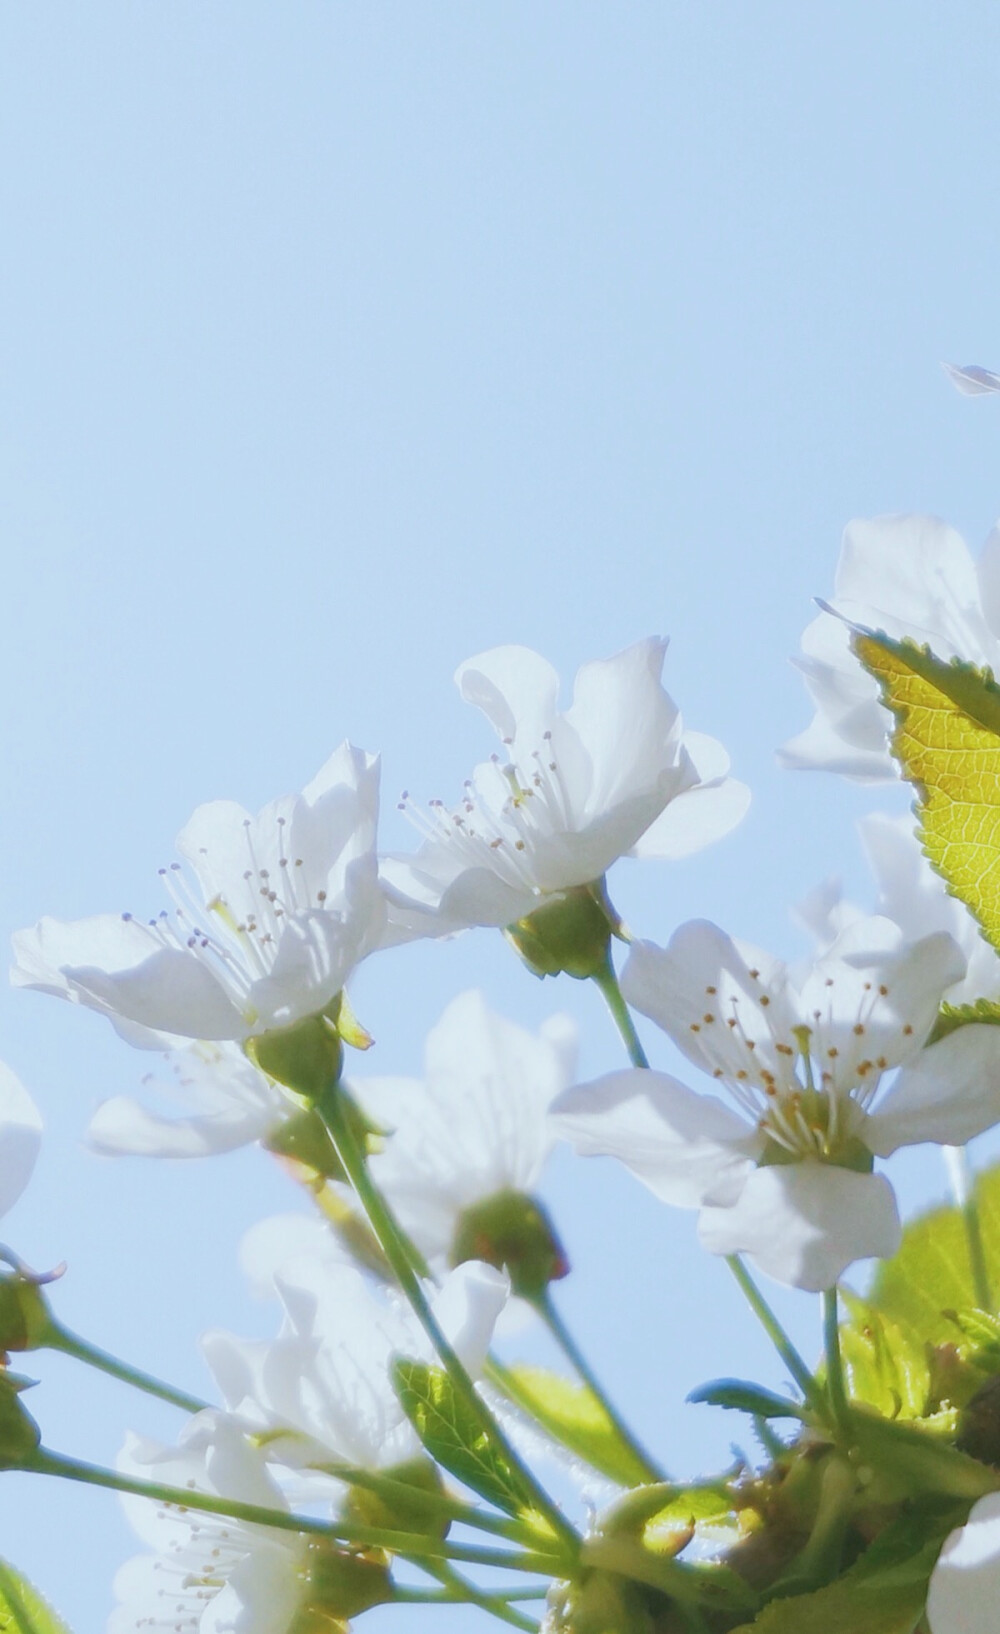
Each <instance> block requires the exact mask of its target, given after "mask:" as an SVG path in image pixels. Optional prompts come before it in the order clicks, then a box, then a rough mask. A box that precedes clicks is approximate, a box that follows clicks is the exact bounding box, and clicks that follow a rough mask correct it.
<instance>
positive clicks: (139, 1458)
mask: <svg viewBox="0 0 1000 1634" xmlns="http://www.w3.org/2000/svg"><path fill="white" fill-rule="evenodd" d="M118 1468H119V1470H120V1471H121V1472H122V1474H124V1475H129V1476H137V1477H139V1478H141V1479H142V1480H146V1481H158V1482H161V1483H163V1484H164V1485H167V1486H176V1487H182V1488H187V1489H188V1490H197V1491H199V1492H203V1493H206V1494H208V1495H209V1496H214V1497H225V1498H233V1499H236V1500H237V1501H238V1502H240V1503H249V1504H260V1505H262V1506H264V1507H266V1508H268V1509H281V1510H287V1508H288V1505H287V1503H286V1502H285V1499H284V1497H283V1495H282V1493H281V1491H280V1490H279V1488H278V1486H277V1485H276V1483H275V1481H274V1480H273V1479H272V1477H271V1475H270V1474H269V1472H268V1469H267V1466H266V1464H265V1461H264V1458H263V1455H262V1454H261V1453H259V1452H257V1451H256V1450H255V1449H254V1448H253V1447H251V1446H250V1445H249V1443H248V1442H247V1440H246V1438H245V1437H244V1435H243V1434H242V1432H241V1430H240V1429H239V1427H238V1426H237V1425H236V1424H234V1423H233V1422H232V1421H231V1420H228V1419H227V1418H226V1417H225V1416H224V1415H222V1414H219V1413H213V1412H204V1413H199V1414H198V1415H197V1417H195V1418H193V1419H192V1420H191V1421H190V1422H189V1424H188V1425H187V1427H186V1428H185V1430H184V1432H183V1433H182V1435H181V1437H180V1441H179V1444H178V1445H177V1446H176V1447H164V1446H161V1445H159V1444H158V1443H156V1442H152V1441H147V1440H143V1439H141V1438H140V1437H138V1436H134V1435H130V1436H129V1437H128V1440H127V1441H126V1443H125V1446H124V1448H123V1450H122V1453H121V1454H120V1456H119V1458H118ZM121 1501H122V1505H123V1507H124V1509H125V1513H126V1515H127V1517H128V1520H129V1523H130V1524H131V1526H132V1529H133V1531H135V1532H136V1534H137V1535H138V1537H139V1538H140V1539H141V1541H142V1543H143V1544H144V1545H145V1547H146V1549H147V1551H148V1552H147V1553H145V1554H141V1555H135V1556H134V1557H133V1558H132V1559H131V1560H127V1561H126V1562H125V1564H124V1565H123V1566H122V1567H121V1568H120V1570H119V1571H118V1573H117V1575H116V1577H115V1581H114V1593H115V1599H116V1601H117V1602H118V1603H117V1605H116V1607H115V1610H114V1611H113V1612H112V1613H111V1617H110V1619H109V1621H108V1625H107V1626H108V1634H135V1631H136V1629H144V1628H145V1629H150V1630H157V1629H160V1630H163V1634H168V1631H169V1634H235V1631H237V1630H238V1631H239V1634H288V1631H289V1630H290V1629H291V1626H292V1624H293V1622H294V1621H295V1618H296V1616H297V1614H298V1612H299V1609H300V1607H301V1605H302V1601H303V1598H304V1595H305V1593H306V1582H305V1576H306V1570H307V1563H308V1554H309V1545H308V1543H307V1541H306V1539H305V1538H303V1537H302V1536H301V1535H296V1533H294V1532H284V1531H278V1530H276V1529H275V1528H273V1527H262V1526H253V1525H248V1524H247V1523H246V1522H243V1521H237V1520H232V1519H229V1518H228V1517H225V1516H221V1515H219V1516H216V1515H209V1514H206V1513H204V1512H203V1511H199V1510H195V1509H186V1510H183V1511H182V1510H181V1509H180V1508H174V1507H173V1506H171V1505H168V1504H164V1503H162V1502H160V1501H159V1500H157V1499H149V1498H140V1497H137V1496H134V1495H131V1494H125V1495H123V1496H122V1500H121Z"/></svg>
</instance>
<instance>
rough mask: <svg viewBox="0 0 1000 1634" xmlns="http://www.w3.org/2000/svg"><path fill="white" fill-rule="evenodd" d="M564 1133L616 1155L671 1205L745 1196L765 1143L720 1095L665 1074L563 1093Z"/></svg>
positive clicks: (559, 1107) (580, 1146)
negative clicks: (743, 1192) (703, 1091)
mask: <svg viewBox="0 0 1000 1634" xmlns="http://www.w3.org/2000/svg"><path fill="white" fill-rule="evenodd" d="M552 1122H553V1124H554V1126H555V1129H556V1131H557V1132H558V1134H560V1135H561V1136H562V1138H563V1139H564V1140H567V1141H569V1144H570V1145H571V1146H572V1147H573V1148H574V1149H575V1150H576V1151H577V1152H579V1153H580V1154H581V1155H582V1156H584V1157H616V1158H618V1160H619V1161H620V1162H622V1163H624V1164H625V1166H626V1168H628V1169H631V1171H632V1173H633V1174H634V1175H635V1176H636V1178H637V1179H639V1180H641V1181H642V1182H643V1184H644V1185H646V1186H648V1187H649V1189H650V1191H651V1192H653V1193H654V1194H655V1195H656V1196H657V1197H659V1198H661V1199H662V1201H663V1202H665V1203H673V1204H674V1205H675V1206H677V1207H678V1208H698V1207H699V1206H700V1205H701V1204H702V1203H703V1202H705V1200H706V1199H707V1198H711V1199H713V1200H716V1201H718V1202H720V1203H725V1202H728V1201H730V1200H732V1199H733V1198H735V1197H737V1196H738V1195H739V1192H740V1190H741V1187H742V1185H743V1183H744V1181H745V1178H746V1175H747V1173H748V1171H749V1170H750V1168H751V1167H752V1164H753V1160H754V1158H755V1156H756V1155H757V1152H758V1151H759V1149H760V1147H761V1145H762V1142H761V1140H760V1137H759V1136H758V1135H757V1133H756V1131H755V1130H753V1129H749V1128H748V1127H747V1125H746V1124H745V1123H744V1122H743V1121H742V1119H741V1118H739V1117H737V1116H736V1114H735V1113H734V1112H730V1110H729V1108H728V1107H726V1106H723V1104H722V1102H721V1101H718V1100H716V1099H715V1097H714V1096H713V1095H696V1094H695V1093H694V1091H693V1090H691V1089H688V1088H687V1087H686V1086H685V1085H684V1084H682V1083H679V1082H678V1080H677V1079H676V1078H670V1077H668V1076H667V1074H666V1073H664V1072H652V1071H649V1070H646V1069H643V1068H634V1069H633V1070H631V1071H626V1072H611V1073H608V1074H607V1076H606V1077H604V1078H597V1079H595V1080H594V1081H593V1082H592V1083H589V1084H578V1085H577V1086H576V1087H575V1088H574V1089H568V1090H566V1091H565V1093H564V1094H562V1095H560V1097H559V1099H558V1100H557V1101H556V1102H555V1104H554V1107H553V1111H552Z"/></svg>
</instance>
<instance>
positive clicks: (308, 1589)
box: [288, 1539, 394, 1634]
mask: <svg viewBox="0 0 1000 1634" xmlns="http://www.w3.org/2000/svg"><path fill="white" fill-rule="evenodd" d="M302 1571H303V1575H304V1578H305V1582H304V1585H303V1589H302V1600H303V1604H302V1607H301V1609H300V1610H299V1612H298V1615H297V1616H296V1618H295V1620H294V1621H293V1623H292V1626H291V1628H290V1629H289V1631H288V1634H329V1630H330V1628H331V1624H332V1625H334V1626H338V1625H340V1624H347V1623H348V1622H349V1620H350V1618H352V1617H358V1616H360V1615H361V1613H362V1612H363V1611H370V1610H371V1608H372V1606H383V1605H386V1604H387V1603H388V1602H389V1601H390V1600H392V1599H393V1597H394V1589H393V1584H392V1579H391V1577H390V1576H389V1562H388V1560H387V1558H386V1556H385V1555H383V1554H382V1553H381V1551H364V1552H362V1551H358V1550H352V1549H344V1548H341V1547H338V1546H337V1545H336V1544H333V1543H327V1542H325V1541H321V1540H319V1539H310V1541H309V1543H308V1544H307V1553H306V1558H305V1562H304V1565H303V1568H302Z"/></svg>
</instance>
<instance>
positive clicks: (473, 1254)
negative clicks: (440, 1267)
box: [449, 1190, 569, 1300]
mask: <svg viewBox="0 0 1000 1634" xmlns="http://www.w3.org/2000/svg"><path fill="white" fill-rule="evenodd" d="M449 1258H450V1263H451V1264H452V1265H453V1266H455V1265H462V1264H464V1262H465V1261H466V1260H484V1261H485V1262H486V1264H487V1265H494V1266H496V1269H497V1270H498V1271H506V1272H507V1274H508V1276H509V1277H510V1285H511V1290H512V1292H513V1293H515V1294H519V1295H520V1296H521V1297H522V1298H524V1299H530V1300H537V1299H540V1298H541V1296H542V1294H544V1292H545V1290H546V1288H547V1287H548V1285H549V1283H550V1282H556V1281H558V1280H559V1278H560V1277H564V1276H567V1275H568V1274H569V1260H568V1259H567V1258H566V1251H565V1249H564V1248H563V1245H562V1243H561V1242H560V1240H559V1237H558V1236H557V1234H556V1228H555V1226H554V1225H553V1224H552V1221H551V1219H550V1217H549V1213H548V1210H547V1209H545V1208H543V1206H542V1204H541V1203H539V1202H538V1201H537V1200H536V1199H535V1198H534V1197H529V1196H528V1195H527V1193H526V1192H522V1191H513V1190H507V1191H498V1192H494V1193H493V1195H492V1196H491V1197H485V1198H483V1199H482V1200H481V1201H480V1202H478V1203H472V1204H470V1206H469V1207H468V1208H466V1209H463V1210H462V1212H461V1214H460V1215H459V1217H458V1223H457V1225H456V1227H455V1235H454V1237H453V1239H452V1244H451V1252H450V1255H449Z"/></svg>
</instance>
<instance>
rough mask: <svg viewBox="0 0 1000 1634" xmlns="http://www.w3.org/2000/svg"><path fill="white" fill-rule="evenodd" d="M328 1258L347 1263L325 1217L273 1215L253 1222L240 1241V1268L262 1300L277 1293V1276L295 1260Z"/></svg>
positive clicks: (343, 1252)
mask: <svg viewBox="0 0 1000 1634" xmlns="http://www.w3.org/2000/svg"><path fill="white" fill-rule="evenodd" d="M312 1257H317V1258H321V1259H323V1258H328V1259H330V1260H331V1261H337V1262H338V1263H342V1264H343V1263H346V1253H345V1250H343V1249H341V1247H340V1244H339V1240H338V1238H337V1237H336V1236H335V1235H334V1233H333V1232H332V1231H331V1229H330V1227H329V1226H328V1225H327V1224H326V1223H325V1221H323V1220H317V1219H316V1218H315V1216H314V1215H311V1214H273V1215H271V1216H270V1217H269V1218H268V1219H266V1220H258V1221H257V1223H256V1225H252V1226H251V1227H250V1229H249V1231H247V1232H246V1233H245V1234H244V1236H243V1239H242V1241H241V1243H240V1250H239V1259H240V1270H241V1271H242V1272H243V1275H244V1276H245V1277H246V1279H247V1281H248V1282H249V1284H250V1287H251V1289H252V1291H253V1293H254V1294H256V1295H257V1297H258V1298H260V1299H267V1298H270V1297H271V1295H273V1293H274V1291H275V1290H274V1279H275V1276H276V1275H277V1274H278V1273H279V1272H280V1270H281V1268H282V1266H283V1265H286V1264H288V1263H289V1262H290V1261H291V1260H295V1259H308V1258H312Z"/></svg>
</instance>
